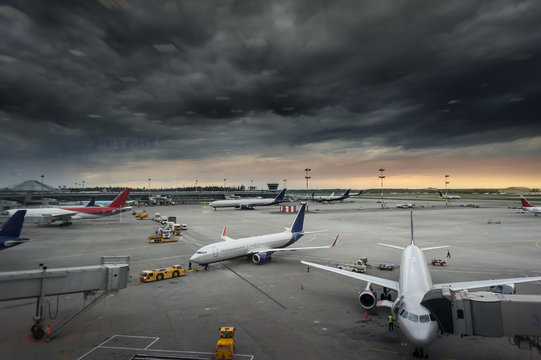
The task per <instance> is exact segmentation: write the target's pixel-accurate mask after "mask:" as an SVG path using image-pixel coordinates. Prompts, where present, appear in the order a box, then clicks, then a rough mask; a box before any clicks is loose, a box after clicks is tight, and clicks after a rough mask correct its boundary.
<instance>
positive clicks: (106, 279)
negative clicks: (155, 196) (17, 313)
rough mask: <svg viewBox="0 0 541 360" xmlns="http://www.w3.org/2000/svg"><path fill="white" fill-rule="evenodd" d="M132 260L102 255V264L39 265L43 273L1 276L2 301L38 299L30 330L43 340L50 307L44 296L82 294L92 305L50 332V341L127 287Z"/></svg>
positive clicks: (126, 257)
mask: <svg viewBox="0 0 541 360" xmlns="http://www.w3.org/2000/svg"><path fill="white" fill-rule="evenodd" d="M129 261H130V257H129V256H102V257H101V264H100V265H93V266H78V267H69V268H58V269H47V266H44V265H43V264H40V267H41V269H40V270H23V271H10V272H4V273H0V301H7V300H17V299H27V298H36V299H37V304H36V312H35V315H34V325H33V326H32V328H31V329H30V330H31V331H32V335H34V338H36V339H41V338H42V337H43V336H44V335H45V331H44V330H43V326H42V324H41V322H42V320H44V319H45V316H46V312H45V309H46V305H47V304H48V301H46V299H45V297H47V296H60V295H65V294H73V293H83V294H84V297H85V300H89V301H90V302H89V303H88V304H87V305H85V306H84V307H83V308H82V309H81V310H80V311H79V312H78V313H76V314H75V315H73V316H72V317H71V318H70V319H68V320H67V321H66V322H65V323H63V324H62V325H60V326H58V327H57V328H56V329H55V331H53V332H51V333H49V332H48V331H47V337H46V340H47V341H49V340H51V339H54V338H55V337H56V336H58V334H59V333H60V332H62V331H63V330H64V329H65V328H66V327H67V326H68V325H69V324H71V323H72V322H73V321H75V320H76V319H78V318H79V317H80V316H82V315H83V314H84V313H86V312H87V311H88V310H90V309H91V308H92V307H93V306H94V305H96V304H97V303H98V302H100V301H101V300H103V299H104V298H105V297H106V296H107V295H109V294H110V293H111V292H113V291H118V290H120V289H124V288H126V287H127V286H128V280H129V271H130V266H129ZM91 297H93V298H92V299H91ZM90 299H91V300H90Z"/></svg>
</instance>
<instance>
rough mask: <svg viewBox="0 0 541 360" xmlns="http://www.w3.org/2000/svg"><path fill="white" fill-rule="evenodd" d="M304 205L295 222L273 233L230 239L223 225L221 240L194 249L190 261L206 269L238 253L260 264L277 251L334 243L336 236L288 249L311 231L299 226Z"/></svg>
mask: <svg viewBox="0 0 541 360" xmlns="http://www.w3.org/2000/svg"><path fill="white" fill-rule="evenodd" d="M305 209H306V204H302V206H301V208H300V210H299V213H298V214H297V216H296V217H295V221H294V222H293V225H292V226H291V228H286V229H285V231H283V232H281V233H276V234H269V235H260V236H252V237H249V238H242V239H232V238H230V237H227V236H226V235H225V227H224V231H223V232H222V239H223V240H225V241H223V242H218V243H214V244H210V245H206V246H203V247H202V248H201V249H199V250H197V251H196V253H195V254H193V256H192V257H191V258H190V262H194V263H196V264H200V265H204V266H205V267H206V268H208V264H210V263H214V262H218V261H223V260H229V259H233V258H237V257H241V256H248V257H251V258H252V261H253V262H254V264H263V263H266V262H268V261H270V260H271V255H272V254H273V253H274V252H278V251H293V250H308V249H328V248H331V247H333V246H334V245H336V241H337V240H338V236H336V239H335V240H334V242H333V243H332V244H331V245H328V246H314V247H302V248H289V247H288V246H289V245H291V244H293V243H295V242H296V241H297V240H299V239H300V238H301V237H302V236H303V235H304V234H310V233H314V232H318V231H313V232H304V231H303V229H302V227H303V223H304V211H305Z"/></svg>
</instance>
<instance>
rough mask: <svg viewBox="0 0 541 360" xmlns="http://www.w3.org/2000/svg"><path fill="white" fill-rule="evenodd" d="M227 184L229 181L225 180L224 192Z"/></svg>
mask: <svg viewBox="0 0 541 360" xmlns="http://www.w3.org/2000/svg"><path fill="white" fill-rule="evenodd" d="M226 184H227V179H225V178H224V192H225V191H226V190H225V188H226Z"/></svg>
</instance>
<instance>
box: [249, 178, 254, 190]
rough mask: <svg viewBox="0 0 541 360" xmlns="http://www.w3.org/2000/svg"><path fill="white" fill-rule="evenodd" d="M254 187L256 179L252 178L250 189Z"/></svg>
mask: <svg viewBox="0 0 541 360" xmlns="http://www.w3.org/2000/svg"><path fill="white" fill-rule="evenodd" d="M253 189H254V179H252V180H250V190H253Z"/></svg>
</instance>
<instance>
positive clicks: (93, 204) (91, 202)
mask: <svg viewBox="0 0 541 360" xmlns="http://www.w3.org/2000/svg"><path fill="white" fill-rule="evenodd" d="M90 206H96V198H92V200H90V201H89V202H88V204H86V206H85V207H90Z"/></svg>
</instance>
